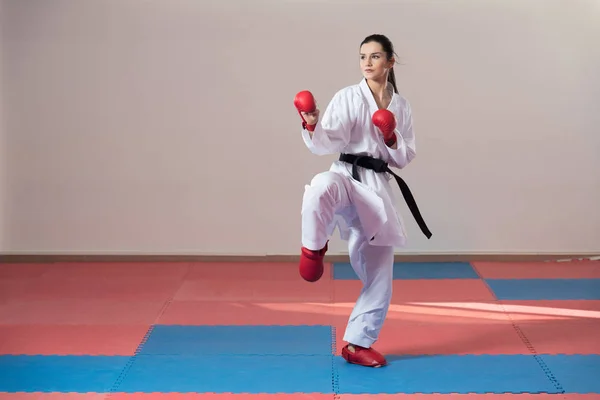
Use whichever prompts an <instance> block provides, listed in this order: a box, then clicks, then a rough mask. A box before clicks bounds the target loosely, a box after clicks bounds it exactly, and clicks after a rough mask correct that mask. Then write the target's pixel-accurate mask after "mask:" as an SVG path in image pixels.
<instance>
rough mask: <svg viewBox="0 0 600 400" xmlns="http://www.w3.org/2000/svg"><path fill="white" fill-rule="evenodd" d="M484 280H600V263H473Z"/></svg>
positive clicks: (590, 261) (589, 261)
mask: <svg viewBox="0 0 600 400" xmlns="http://www.w3.org/2000/svg"><path fill="white" fill-rule="evenodd" d="M471 265H472V266H473V268H475V270H476V271H477V272H478V273H479V275H480V276H481V277H482V278H483V279H527V278H545V279H558V278H567V279H568V278H573V279H577V278H579V279H585V278H600V261H592V260H588V261H578V262H482V261H477V262H472V263H471Z"/></svg>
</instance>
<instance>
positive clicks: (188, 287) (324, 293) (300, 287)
mask: <svg viewBox="0 0 600 400" xmlns="http://www.w3.org/2000/svg"><path fill="white" fill-rule="evenodd" d="M331 285H332V283H331V281H330V280H328V279H321V280H319V281H318V282H315V283H308V282H305V281H303V280H302V279H300V278H297V279H294V280H290V281H285V282H281V281H277V280H275V281H271V280H267V279H246V280H244V279H237V278H235V277H230V278H227V279H226V278H223V279H218V280H217V279H213V280H186V281H185V282H184V283H183V285H182V286H181V288H180V289H179V291H178V292H177V294H176V295H175V297H174V299H175V300H187V301H190V300H215V299H219V300H222V301H270V302H274V301H298V302H301V301H330V300H331V298H332V295H331V292H332V286H331Z"/></svg>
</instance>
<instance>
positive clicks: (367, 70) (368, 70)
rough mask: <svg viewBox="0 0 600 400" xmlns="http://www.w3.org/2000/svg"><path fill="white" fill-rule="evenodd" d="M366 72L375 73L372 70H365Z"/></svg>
mask: <svg viewBox="0 0 600 400" xmlns="http://www.w3.org/2000/svg"><path fill="white" fill-rule="evenodd" d="M365 72H367V73H371V72H373V70H372V69H365Z"/></svg>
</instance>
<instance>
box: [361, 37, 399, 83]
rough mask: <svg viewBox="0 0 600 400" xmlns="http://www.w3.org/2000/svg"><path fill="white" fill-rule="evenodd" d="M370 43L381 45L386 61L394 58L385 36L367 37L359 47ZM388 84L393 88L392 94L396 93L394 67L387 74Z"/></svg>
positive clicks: (392, 49)
mask: <svg viewBox="0 0 600 400" xmlns="http://www.w3.org/2000/svg"><path fill="white" fill-rule="evenodd" d="M371 42H377V43H379V44H380V45H381V47H382V48H383V51H385V53H386V54H387V58H388V60H389V59H391V58H392V57H394V55H396V53H395V52H394V45H393V44H392V42H391V41H390V39H388V38H387V37H386V36H385V35H380V34H373V35H369V36H367V37H366V38H365V39H364V40H363V41H362V43H361V44H360V46H361V47H362V45H363V44H365V43H371ZM388 82H390V83H391V84H392V86H393V87H394V92H396V93H398V88H397V87H396V74H394V67H392V69H390V73H389V74H388Z"/></svg>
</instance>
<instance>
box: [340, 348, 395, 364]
mask: <svg viewBox="0 0 600 400" xmlns="http://www.w3.org/2000/svg"><path fill="white" fill-rule="evenodd" d="M342 357H343V358H344V360H346V361H348V362H349V363H351V364H358V365H362V366H363V367H374V368H377V367H382V366H384V365H387V360H386V359H385V357H384V356H383V355H382V354H381V353H379V352H378V351H377V350H374V349H373V348H372V347H369V348H366V347H361V346H355V345H352V344H347V345H346V346H344V348H343V349H342Z"/></svg>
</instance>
